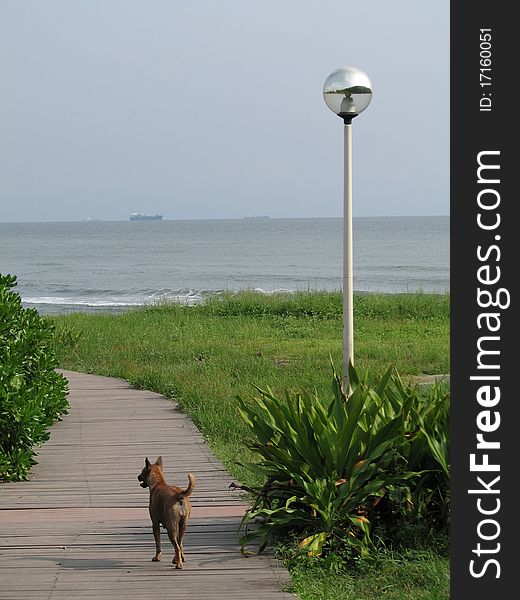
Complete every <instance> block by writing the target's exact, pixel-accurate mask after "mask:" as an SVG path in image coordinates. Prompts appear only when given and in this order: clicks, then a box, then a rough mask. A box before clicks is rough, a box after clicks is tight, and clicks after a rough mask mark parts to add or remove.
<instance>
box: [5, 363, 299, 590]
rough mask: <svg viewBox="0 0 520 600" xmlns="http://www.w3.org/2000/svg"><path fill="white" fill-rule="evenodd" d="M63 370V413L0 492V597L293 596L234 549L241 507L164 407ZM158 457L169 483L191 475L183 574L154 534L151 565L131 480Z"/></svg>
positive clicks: (285, 580) (221, 472)
mask: <svg viewBox="0 0 520 600" xmlns="http://www.w3.org/2000/svg"><path fill="white" fill-rule="evenodd" d="M63 374H64V375H65V376H66V377H67V378H68V379H69V382H70V383H69V388H70V392H69V400H70V404H71V409H70V412H69V414H68V415H67V416H65V417H64V419H63V421H60V422H58V423H56V424H55V425H54V426H53V428H52V430H51V431H52V435H51V438H50V440H49V441H48V442H47V443H46V444H44V445H43V446H42V448H41V449H40V452H39V456H38V464H37V465H36V466H35V467H34V468H33V470H32V472H31V476H30V480H29V481H26V482H19V483H9V484H1V485H0V600H15V599H16V600H21V599H24V600H33V599H42V600H43V599H45V600H58V599H60V600H75V599H76V598H78V599H80V598H89V599H92V600H93V599H94V598H96V599H99V600H104V599H110V600H118V599H121V598H124V599H125V600H131V599H132V600H133V599H136V600H137V599H140V598H142V599H143V600H144V599H146V600H155V599H161V600H164V599H165V598H173V599H174V598H184V599H189V600H205V599H208V600H217V599H225V598H226V599H227V598H230V599H233V598H237V599H239V598H243V599H244V600H247V599H255V600H264V599H265V600H270V599H273V600H277V599H279V600H284V599H289V598H294V595H293V594H290V593H288V592H283V591H282V590H283V589H284V588H286V587H287V585H288V584H289V582H290V579H289V576H288V574H287V572H286V571H285V569H284V568H283V567H282V566H281V565H280V564H279V563H278V562H277V561H276V560H275V559H274V558H273V557H272V556H263V555H261V556H252V557H250V558H244V557H243V556H242V555H241V554H240V551H239V545H238V542H237V529H238V525H239V522H240V518H241V516H242V515H243V514H244V510H245V508H246V506H245V505H244V504H243V503H241V501H240V499H239V498H238V497H237V496H236V495H235V494H233V493H231V492H230V491H229V490H228V486H229V484H230V482H231V481H232V477H231V476H230V475H229V473H227V472H226V470H225V469H224V468H223V466H222V464H221V463H220V462H219V461H218V460H217V459H216V458H215V457H214V456H213V454H212V453H211V452H210V450H209V448H208V446H207V445H206V444H205V443H204V441H203V439H202V436H201V435H200V433H199V432H198V430H197V429H196V427H195V426H194V425H193V423H191V421H189V420H188V419H187V418H186V417H185V416H184V415H183V414H182V413H181V412H180V411H179V410H178V408H177V406H176V404H175V403H172V402H171V401H170V400H167V399H166V398H164V397H163V396H160V395H159V394H154V393H152V392H147V391H140V390H134V389H132V388H131V387H130V386H129V385H128V384H127V383H126V382H125V381H122V380H119V379H111V378H106V377H97V376H93V375H85V374H81V373H73V372H70V371H63ZM158 455H162V457H163V461H164V470H165V475H166V480H167V481H168V483H175V484H177V485H181V486H185V485H187V483H188V480H187V473H188V471H191V472H193V473H194V474H195V475H196V477H197V485H196V488H195V491H194V493H193V495H192V497H191V500H192V506H193V514H192V518H191V520H190V524H189V526H188V533H187V535H186V540H185V552H186V565H185V567H184V569H183V570H182V571H179V570H176V569H175V568H174V566H173V565H172V564H171V560H172V558H173V548H172V546H171V544H170V542H169V540H168V539H167V535H166V532H165V531H164V530H163V533H162V538H163V540H162V541H163V559H162V561H161V562H159V563H154V562H151V558H152V556H153V554H154V548H155V546H154V542H153V536H152V531H151V526H150V519H149V516H148V509H147V507H148V490H145V489H142V488H141V487H139V484H138V481H137V475H138V473H139V472H140V470H141V468H142V465H143V462H144V457H145V456H148V457H149V458H150V459H151V460H155V459H156V458H157V456H158Z"/></svg>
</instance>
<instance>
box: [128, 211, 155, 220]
mask: <svg viewBox="0 0 520 600" xmlns="http://www.w3.org/2000/svg"><path fill="white" fill-rule="evenodd" d="M129 220H130V221H162V220H163V216H162V215H145V214H143V213H138V212H133V213H130V217H129Z"/></svg>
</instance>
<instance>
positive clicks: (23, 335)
mask: <svg viewBox="0 0 520 600" xmlns="http://www.w3.org/2000/svg"><path fill="white" fill-rule="evenodd" d="M15 285H16V277H14V276H11V275H1V274H0V480H3V481H12V480H17V479H26V478H27V474H28V472H29V469H30V468H31V466H32V465H33V464H35V460H34V458H33V456H34V454H35V452H34V450H33V447H34V446H36V445H37V444H41V443H43V442H44V441H46V440H47V439H48V437H49V432H48V431H47V429H48V427H49V426H50V425H52V423H53V422H54V421H55V420H56V419H58V418H59V417H60V415H62V414H64V413H65V412H67V410H68V406H69V405H68V401H67V398H66V391H67V380H66V379H65V378H64V377H63V376H62V375H59V374H58V373H56V371H55V370H54V369H55V367H56V358H55V355H54V351H53V339H52V336H53V327H52V325H51V324H50V323H48V322H46V321H44V320H43V319H42V318H41V317H40V316H39V314H38V312H37V311H36V310H34V309H25V308H23V307H22V303H21V299H20V296H19V295H18V294H17V293H15V292H13V291H12V290H11V288H13V287H14V286H15Z"/></svg>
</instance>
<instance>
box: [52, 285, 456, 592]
mask: <svg viewBox="0 0 520 600" xmlns="http://www.w3.org/2000/svg"><path fill="white" fill-rule="evenodd" d="M341 311H342V307H341V295H340V294H339V293H299V294H295V295H286V296H266V295H261V294H256V293H253V292H244V293H241V294H238V295H231V294H230V295H229V296H227V297H226V298H225V299H224V300H214V301H211V302H208V303H207V304H205V305H203V306H194V307H181V306H171V305H170V306H169V305H164V306H155V307H149V308H146V309H141V310H135V311H131V312H128V313H124V314H121V315H116V316H114V315H99V314H97V315H92V314H84V313H76V314H70V315H67V316H60V317H55V318H54V319H53V320H54V322H55V325H56V328H57V335H56V339H57V344H58V353H59V357H60V364H61V366H62V367H63V368H66V369H72V370H78V371H85V372H90V373H96V374H99V375H109V376H115V377H121V378H124V379H127V380H128V381H129V382H130V383H131V384H133V385H134V386H136V387H140V388H146V389H150V390H154V391H156V392H159V393H162V394H165V395H166V396H168V397H171V398H175V400H177V401H178V403H179V405H180V407H181V408H182V410H183V411H184V412H186V413H187V414H188V415H189V416H190V417H191V418H192V419H193V421H194V422H195V424H196V425H197V426H198V427H199V429H200V430H201V432H202V433H203V435H204V437H205V439H206V440H207V441H208V443H209V444H210V446H211V447H212V449H213V451H214V452H215V454H217V456H219V458H220V459H221V460H222V461H223V463H224V464H225V465H226V466H227V467H228V469H229V470H230V471H231V473H233V475H234V476H235V477H236V478H237V479H239V480H240V481H242V482H243V483H245V484H251V483H256V482H255V481H254V480H252V477H253V476H252V475H251V473H250V472H249V471H246V470H244V469H242V468H240V467H239V466H237V464H236V461H237V460H243V461H247V460H249V458H250V457H249V456H248V451H247V449H246V448H245V446H244V444H243V440H244V438H245V436H246V435H248V434H247V430H246V428H245V425H244V424H243V423H242V421H241V419H240V417H239V414H238V411H237V406H236V395H237V394H238V395H240V396H242V397H243V398H248V397H251V396H252V395H254V389H253V387H252V386H253V384H255V385H258V386H259V387H267V386H269V387H271V388H272V389H273V390H274V391H276V392H281V391H282V390H284V389H287V388H289V389H302V388H316V389H318V391H321V392H322V393H323V394H325V393H329V390H330V384H331V374H332V372H331V366H330V357H332V359H333V361H334V363H335V365H336V367H337V368H338V369H339V368H340V367H341V347H342V341H341V338H342V319H341ZM354 314H355V357H356V366H357V368H358V369H361V370H366V371H367V372H368V373H369V375H370V374H372V375H376V374H377V373H382V372H383V371H384V370H385V369H386V367H387V366H388V364H389V363H394V364H395V365H396V367H397V369H398V370H399V372H400V373H401V375H403V376H407V375H419V374H424V373H427V374H435V373H449V296H448V295H433V294H406V295H405V294H403V295H401V294H399V295H379V294H360V295H356V297H355V313H354ZM410 552H411V554H410V553H406V552H405V553H403V552H400V551H397V550H385V551H384V552H382V554H381V556H380V564H379V566H377V567H376V566H374V565H372V566H370V565H368V566H367V565H364V566H359V568H357V569H355V570H352V568H350V569H348V570H345V568H344V567H341V561H340V562H339V563H338V564H336V565H335V566H333V568H332V570H331V565H330V564H323V563H322V562H320V561H315V562H314V563H312V564H308V565H307V564H306V565H305V566H302V563H301V562H300V561H289V565H290V567H291V572H292V574H293V578H294V582H295V586H296V587H295V591H296V592H297V593H298V594H299V595H300V596H301V598H302V599H304V600H306V599H311V598H312V599H320V600H322V599H326V598H332V597H333V595H334V598H335V599H343V598H345V599H347V598H349V599H352V600H364V599H368V598H385V599H386V598H388V599H392V600H394V599H395V600H397V599H405V598H406V599H408V598H410V599H411V598H414V599H416V598H417V599H425V600H426V599H428V600H429V599H432V600H433V599H441V598H447V597H448V581H449V577H448V559H447V557H446V552H444V553H442V552H441V553H439V552H437V551H434V550H432V549H431V548H426V549H421V548H419V549H417V550H415V551H413V552H412V551H410ZM381 561H382V562H381ZM403 579H404V580H405V581H403ZM369 581H370V583H369ZM313 590H314V591H313ZM327 590H328V591H327ZM343 592H344V594H343V595H340V593H343Z"/></svg>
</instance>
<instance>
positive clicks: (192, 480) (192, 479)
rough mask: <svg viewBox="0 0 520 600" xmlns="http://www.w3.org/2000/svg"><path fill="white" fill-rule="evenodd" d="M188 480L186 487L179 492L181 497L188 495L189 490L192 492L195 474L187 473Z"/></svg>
mask: <svg viewBox="0 0 520 600" xmlns="http://www.w3.org/2000/svg"><path fill="white" fill-rule="evenodd" d="M188 480H189V484H188V487H187V488H186V489H185V490H184V491H183V492H181V496H182V497H183V498H185V497H186V496H189V495H190V494H191V492H193V488H194V487H195V475H194V474H193V473H188Z"/></svg>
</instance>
